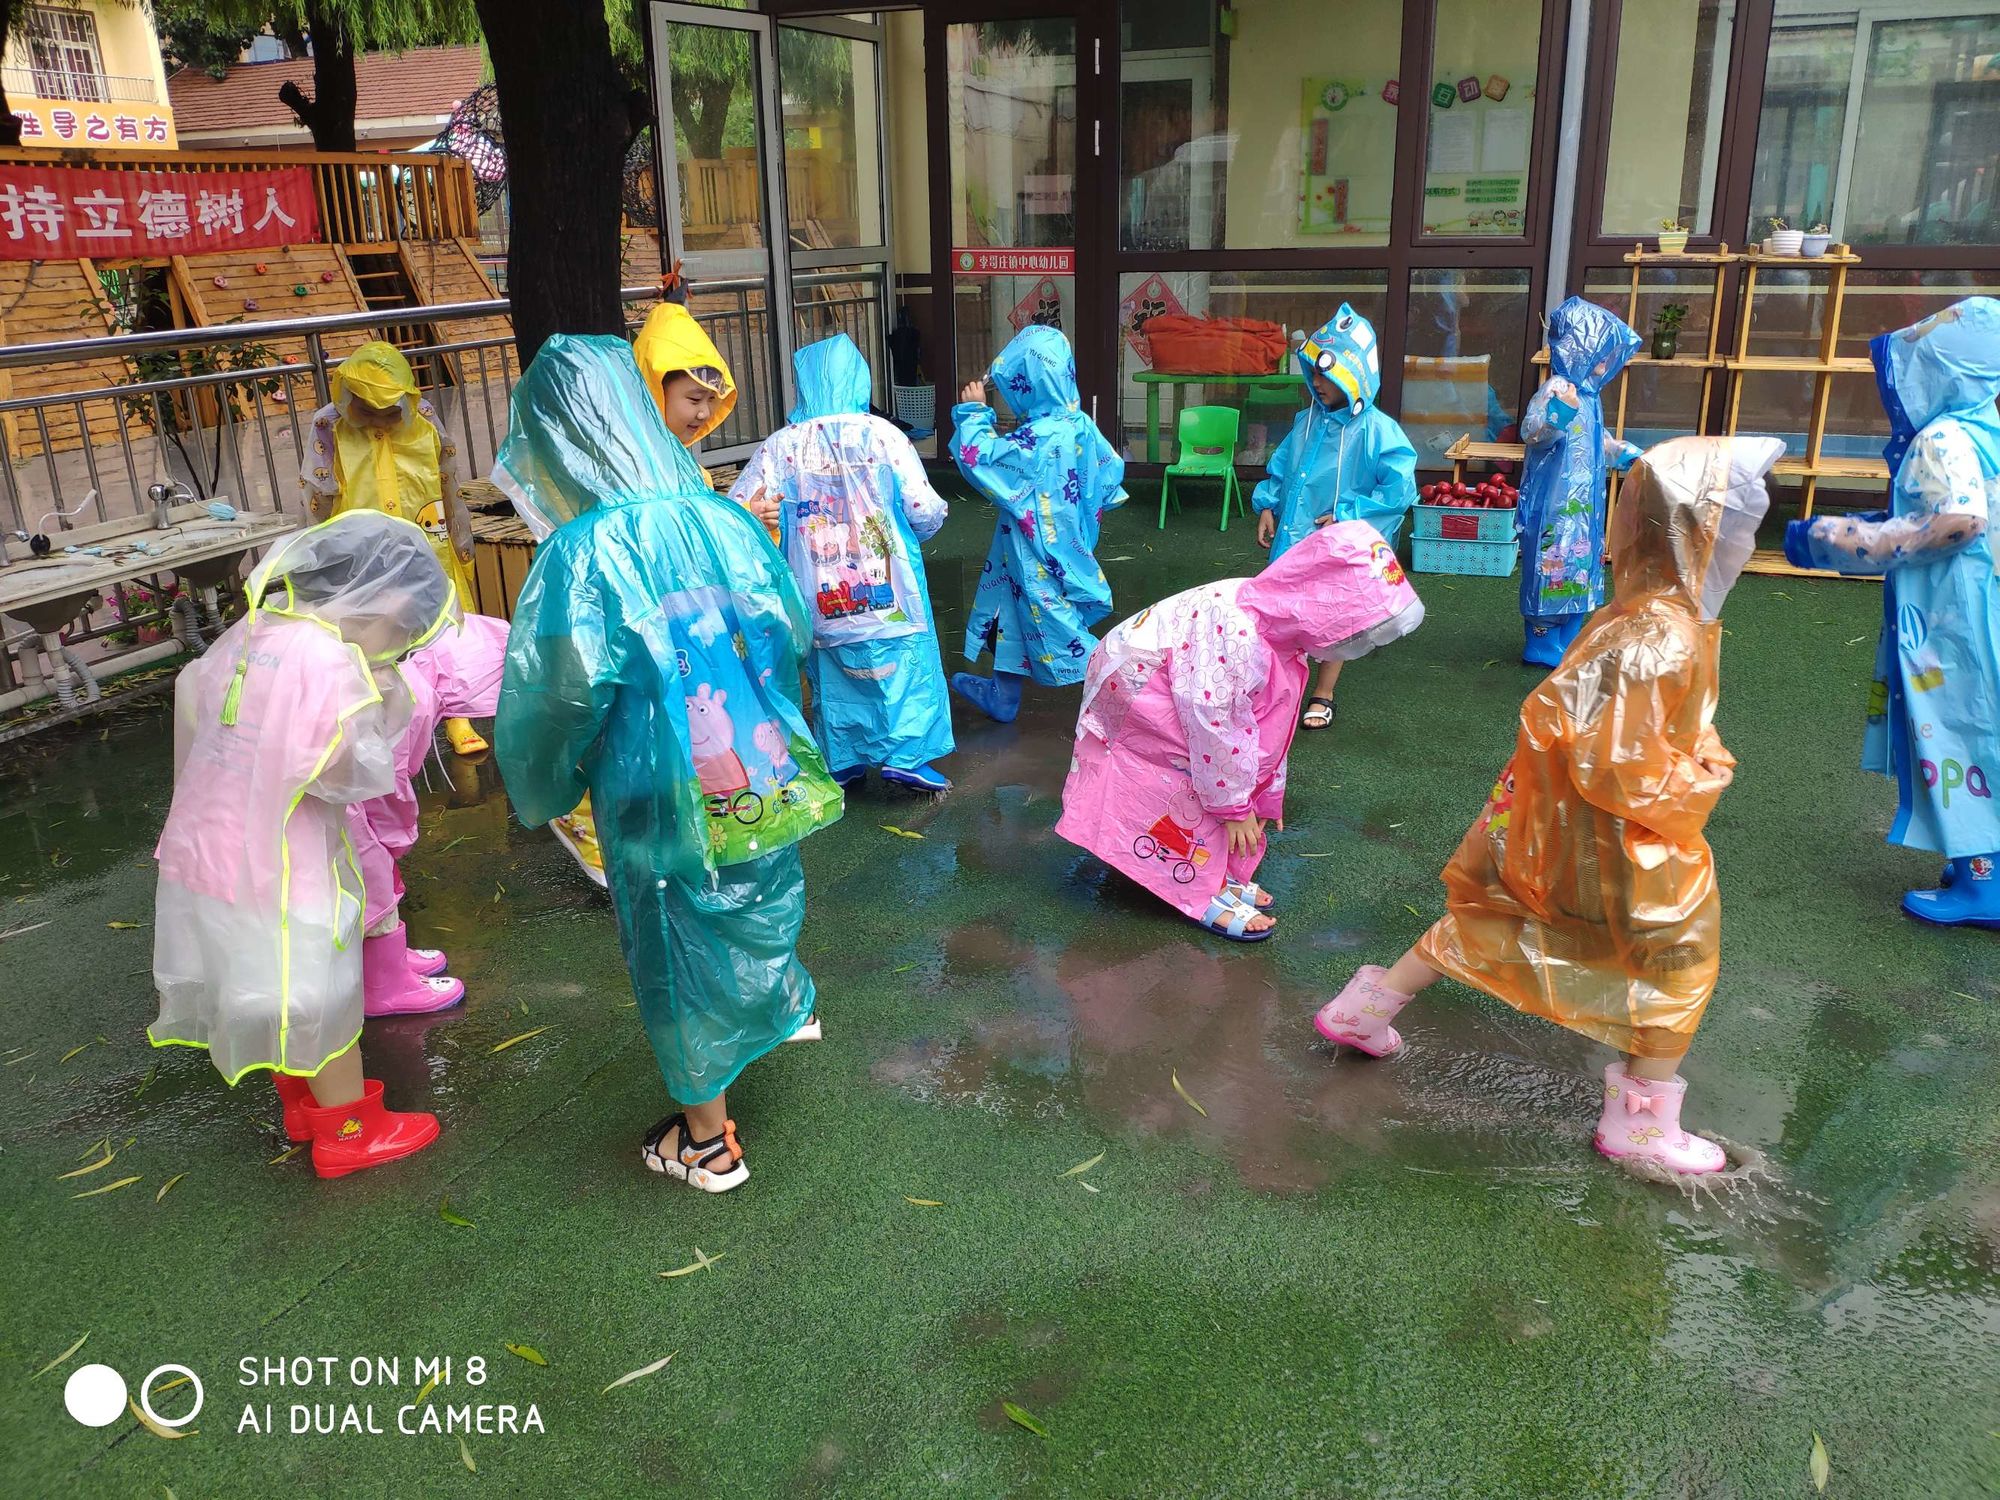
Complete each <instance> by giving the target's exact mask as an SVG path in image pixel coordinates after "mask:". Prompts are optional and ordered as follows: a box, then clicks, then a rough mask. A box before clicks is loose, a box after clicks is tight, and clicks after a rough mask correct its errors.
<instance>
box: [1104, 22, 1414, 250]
mask: <svg viewBox="0 0 2000 1500" xmlns="http://www.w3.org/2000/svg"><path fill="white" fill-rule="evenodd" d="M1121 18H1122V25H1123V39H1124V53H1123V59H1122V63H1121V81H1120V97H1119V125H1120V129H1119V141H1120V148H1119V149H1120V155H1121V159H1120V162H1119V189H1120V192H1119V222H1120V243H1121V244H1122V245H1123V246H1124V248H1125V249H1127V250H1169V251H1170V250H1214V249H1224V248H1226V249H1269V248H1279V247H1286V246H1304V247H1318V248H1338V247H1344V246H1355V245H1383V244H1387V243H1388V239H1389V207H1390V201H1391V197H1392V188H1393V184H1394V179H1395V166H1396V105H1395V99H1396V88H1395V85H1394V80H1395V77H1396V69H1397V65H1398V63H1399V61H1400V58H1401V52H1402V30H1403V8H1402V4H1401V0H1351V3H1349V4H1346V5H1343V6H1342V7H1341V9H1340V12H1339V19H1338V24H1329V22H1328V13H1327V11H1326V8H1325V6H1324V5H1323V4H1321V3H1319V0H1237V3H1236V4H1234V5H1229V6H1223V5H1220V4H1218V3H1216V0H1147V3H1145V4H1138V3H1127V4H1126V5H1125V6H1124V7H1123V8H1122V10H1121Z"/></svg>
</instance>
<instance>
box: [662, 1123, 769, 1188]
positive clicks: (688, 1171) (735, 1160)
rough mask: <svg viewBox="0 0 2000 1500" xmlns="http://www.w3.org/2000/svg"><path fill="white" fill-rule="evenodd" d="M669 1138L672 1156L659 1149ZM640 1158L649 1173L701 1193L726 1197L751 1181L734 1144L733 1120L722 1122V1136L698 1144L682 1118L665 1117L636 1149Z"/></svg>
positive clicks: (738, 1147) (739, 1147)
mask: <svg viewBox="0 0 2000 1500" xmlns="http://www.w3.org/2000/svg"><path fill="white" fill-rule="evenodd" d="M669 1134H672V1135H673V1136H674V1149H673V1151H672V1152H671V1153H668V1152H664V1151H662V1150H661V1149H660V1148H661V1147H662V1146H664V1145H665V1144H666V1139H667V1136H668V1135H669ZM639 1157H640V1159H641V1160H642V1161H644V1162H645V1163H646V1166H647V1168H648V1169H649V1170H651V1171H654V1172H663V1173H665V1174H666V1175H667V1176H669V1177H672V1178H675V1179H677V1180H679V1181H681V1182H685V1183H686V1184H687V1185H688V1186H689V1187H692V1188H700V1189H701V1190H702V1191H703V1192H704V1193H726V1192H728V1191H729V1190H730V1189H731V1188H736V1187H741V1186H743V1184H744V1183H746V1182H748V1181H749V1180H750V1168H749V1165H748V1164H747V1163H746V1162H745V1161H744V1160H743V1148H742V1147H741V1146H739V1145H738V1144H737V1143H736V1122H735V1121H734V1120H725V1121H723V1122H722V1134H721V1135H718V1136H715V1137H713V1138H712V1139H710V1140H706V1141H698V1140H696V1139H695V1138H694V1136H693V1134H692V1133H691V1132H690V1131H689V1130H688V1122H687V1116H686V1115H685V1114H674V1115H668V1116H667V1117H666V1119H664V1120H662V1121H660V1123H659V1124H657V1125H655V1126H654V1127H653V1128H652V1129H651V1130H649V1131H647V1132H646V1139H645V1140H644V1141H643V1142H641V1143H640V1146H639Z"/></svg>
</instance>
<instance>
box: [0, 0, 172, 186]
mask: <svg viewBox="0 0 2000 1500" xmlns="http://www.w3.org/2000/svg"><path fill="white" fill-rule="evenodd" d="M51 8H53V9H62V10H81V11H87V12H88V13H89V14H90V15H91V16H92V17H93V18H94V19H95V20H96V22H97V52H98V59H99V61H100V63H101V64H102V66H103V69H104V72H105V74H106V75H107V76H108V77H112V78H116V79H119V80H121V82H122V81H124V80H131V79H145V80H148V81H150V83H151V86H152V87H151V92H152V96H153V97H152V98H151V99H150V100H144V99H113V100H110V101H108V102H106V103H97V102H94V101H76V100H64V99H41V98H38V97H36V96H34V95H26V94H16V93H14V92H12V91H11V90H10V91H9V93H8V96H7V102H8V104H9V105H11V106H12V107H13V109H14V110H15V112H16V113H18V114H22V115H32V116H34V117H35V118H36V119H38V120H39V121H40V122H41V126H42V134H40V135H39V136H38V135H35V134H32V133H31V128H24V130H23V136H22V144H23V145H25V146H49V147H56V148H67V149H76V148H79V147H81V148H86V149H92V150H105V151H116V150H127V151H131V150H140V151H171V150H173V149H175V148H176V147H177V146H178V145H179V144H180V142H179V138H178V137H177V136H176V135H175V133H174V123H173V122H174V112H173V109H172V107H171V106H170V105H169V104H168V103H167V75H166V66H165V64H164V63H163V62H162V61H161V59H160V41H159V37H158V36H157V35H156V34H155V32H154V30H153V17H152V11H151V8H150V7H149V6H146V5H121V4H119V3H117V0H82V3H79V4H71V5H60V6H53V7H51ZM31 60H32V54H31V53H30V51H29V49H28V43H27V41H26V39H25V38H22V37H19V36H10V37H9V38H8V39H7V44H6V50H5V53H4V65H5V66H6V67H8V68H22V69H26V68H28V67H29V66H30V63H31ZM57 110H69V111H72V112H73V113H75V114H76V115H77V116H78V117H79V124H78V126H77V128H76V132H75V134H74V135H73V136H71V137H70V138H69V139H64V138H63V137H62V136H61V135H60V134H59V133H57V128H56V121H55V112H56V111H57ZM92 115H97V116H99V117H101V118H102V119H104V120H105V121H107V122H109V128H110V130H111V137H110V139H108V140H92V139H90V138H89V136H88V133H87V129H88V127H87V121H88V119H89V117H90V116H92ZM120 116H125V117H127V118H130V119H132V120H134V121H136V122H138V128H139V133H140V139H138V140H137V141H133V140H129V139H121V138H120V135H119V132H118V129H117V125H116V121H117V119H118V117H120ZM148 119H158V120H160V121H162V122H163V123H164V124H165V127H166V139H165V140H164V141H160V140H147V139H146V138H145V121H147V120H148Z"/></svg>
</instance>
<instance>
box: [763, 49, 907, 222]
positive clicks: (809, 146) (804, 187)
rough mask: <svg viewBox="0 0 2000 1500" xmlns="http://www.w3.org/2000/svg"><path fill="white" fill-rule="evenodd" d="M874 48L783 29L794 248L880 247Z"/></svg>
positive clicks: (780, 63)
mask: <svg viewBox="0 0 2000 1500" xmlns="http://www.w3.org/2000/svg"><path fill="white" fill-rule="evenodd" d="M875 69H876V48H875V43H873V42H864V41H859V40H857V39H855V38H852V37H844V36H831V35H828V34H827V33H826V32H823V31H806V30H803V29H801V28H798V27H794V26H781V27H779V28H778V79H779V81H780V83H781V84H782V85H783V87H784V95H785V98H784V108H785V198H786V202H787V206H788V208H789V210H790V214H789V217H790V219H791V229H792V246H793V248H794V249H798V250H831V249H835V248H839V249H843V250H845V249H849V248H851V247H853V246H856V245H879V244H881V243H882V140H881V132H880V124H879V122H880V113H879V111H878V110H877V109H876V97H877V96H876V71H875Z"/></svg>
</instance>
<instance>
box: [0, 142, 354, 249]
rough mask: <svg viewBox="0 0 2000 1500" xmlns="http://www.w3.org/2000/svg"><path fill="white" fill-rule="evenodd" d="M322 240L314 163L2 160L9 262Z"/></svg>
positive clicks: (0, 226)
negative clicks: (108, 166)
mask: <svg viewBox="0 0 2000 1500" xmlns="http://www.w3.org/2000/svg"><path fill="white" fill-rule="evenodd" d="M318 238H319V205H318V204H317V202H315V200H314V198H313V185H312V173H311V171H310V170H309V169H307V168H305V167H279V168H274V169H271V170H269V171H258V172H146V171H136V170H135V171H123V170H115V171H94V170H89V169H84V168H77V167H39V166H38V167H28V166H15V165H0V260H75V259H78V258H81V257H85V256H89V257H92V258H95V259H99V260H126V259H135V258H139V257H152V256H164V255H185V254H197V253H200V252H203V251H208V250H236V249H245V250H247V249H257V248H262V247H265V246H273V245H297V244H304V243H307V242H309V241H312V240H316V239H318Z"/></svg>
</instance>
